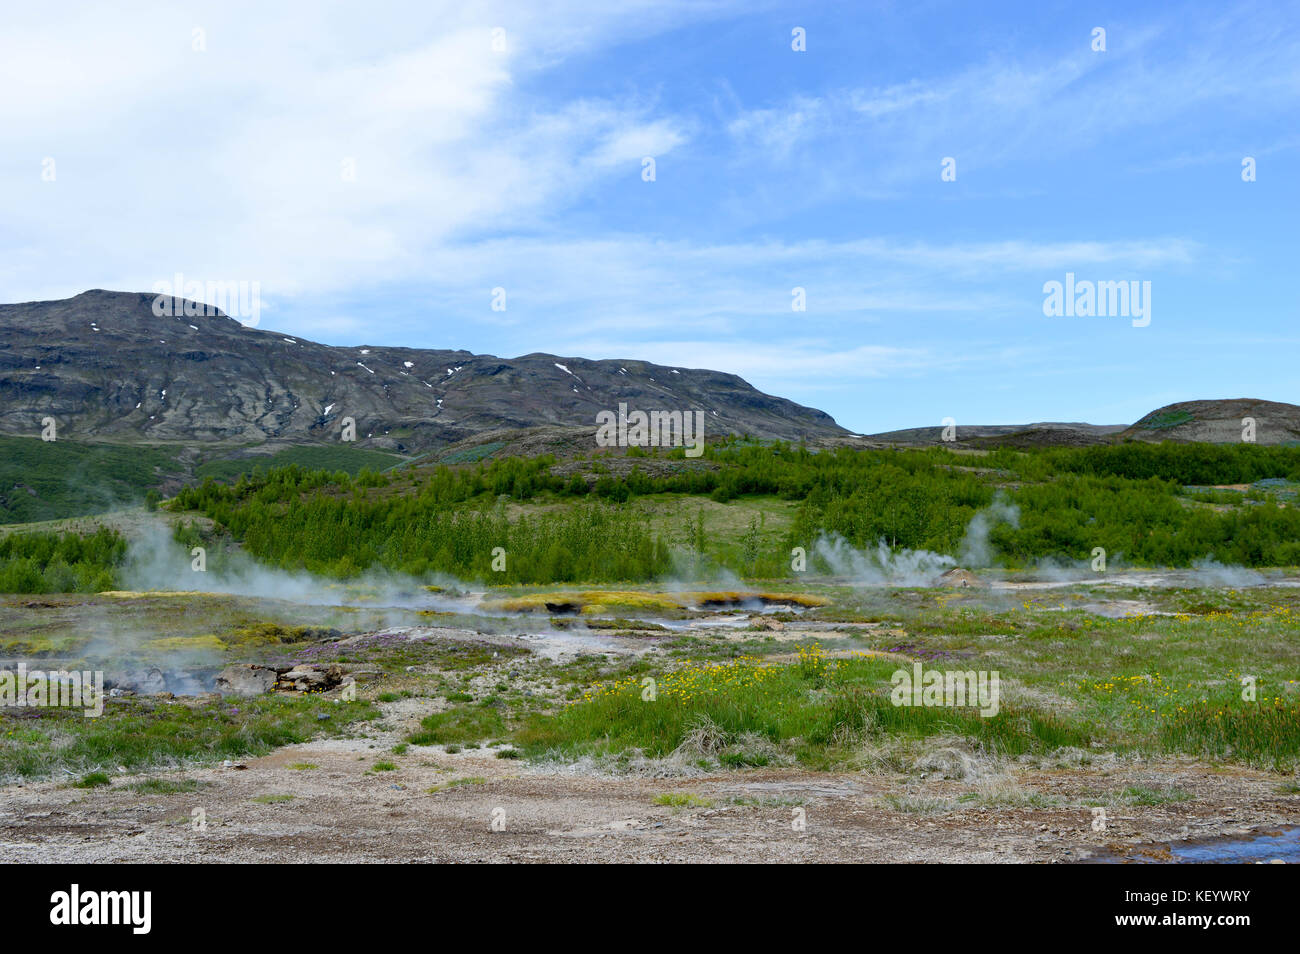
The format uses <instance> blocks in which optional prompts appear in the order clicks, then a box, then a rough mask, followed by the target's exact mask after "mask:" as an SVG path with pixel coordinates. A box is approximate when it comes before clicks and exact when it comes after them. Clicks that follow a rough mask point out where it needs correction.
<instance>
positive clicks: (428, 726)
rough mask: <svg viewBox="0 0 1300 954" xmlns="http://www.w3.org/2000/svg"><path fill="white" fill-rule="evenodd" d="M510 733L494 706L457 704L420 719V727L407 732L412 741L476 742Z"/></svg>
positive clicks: (416, 742)
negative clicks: (415, 730)
mask: <svg viewBox="0 0 1300 954" xmlns="http://www.w3.org/2000/svg"><path fill="white" fill-rule="evenodd" d="M505 734H506V723H505V720H504V719H503V718H502V717H501V713H499V712H498V711H497V710H496V709H495V708H492V707H491V706H481V705H480V706H456V707H454V708H451V709H448V710H447V711H445V712H436V713H434V714H433V715H430V716H425V717H424V718H423V719H421V720H420V731H419V732H415V733H412V734H411V735H409V736H407V738H406V741H407V742H410V743H411V744H412V745H446V744H447V743H462V744H467V743H475V744H477V743H478V742H481V741H483V740H485V739H489V738H495V737H500V736H502V735H505Z"/></svg>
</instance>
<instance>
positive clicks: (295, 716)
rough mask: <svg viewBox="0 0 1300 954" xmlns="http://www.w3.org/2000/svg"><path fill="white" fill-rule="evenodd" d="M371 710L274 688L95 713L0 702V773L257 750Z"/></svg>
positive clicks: (120, 702)
mask: <svg viewBox="0 0 1300 954" xmlns="http://www.w3.org/2000/svg"><path fill="white" fill-rule="evenodd" d="M318 715H327V716H329V718H328V719H326V720H320V719H318V718H317V716H318ZM377 716H378V710H376V709H374V708H373V707H372V706H371V705H369V704H368V703H364V702H342V703H334V702H327V701H324V700H322V699H318V698H312V697H303V698H285V697H281V696H264V697H261V698H258V699H241V700H239V702H238V705H237V706H236V705H231V704H229V703H227V702H217V701H207V702H202V703H196V704H186V703H182V702H174V703H168V702H161V701H155V700H153V699H148V698H130V697H127V698H121V699H109V700H107V702H106V705H105V709H104V714H103V715H102V716H101V717H99V718H85V717H84V716H83V715H82V714H81V712H80V710H69V709H58V708H45V709H0V779H5V778H8V779H13V778H20V779H23V778H39V777H42V776H46V775H50V774H53V773H55V772H57V771H60V770H69V771H83V772H92V773H93V772H96V771H102V770H103V769H105V768H114V769H115V768H117V767H118V766H123V767H125V768H126V769H128V770H130V771H134V770H140V769H148V768H155V767H161V766H177V765H183V764H186V763H190V762H211V761H220V760H222V759H227V758H232V759H233V758H241V757H244V756H249V755H262V754H265V753H267V752H269V751H271V750H272V749H274V748H277V747H279V746H281V745H290V744H293V743H299V742H307V741H309V740H310V739H312V738H314V737H315V736H317V735H318V734H321V733H324V734H329V735H343V734H347V733H348V732H349V727H350V726H352V725H353V724H354V723H357V722H361V721H364V720H367V719H372V718H376V717H377Z"/></svg>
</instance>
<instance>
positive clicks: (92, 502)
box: [0, 436, 184, 524]
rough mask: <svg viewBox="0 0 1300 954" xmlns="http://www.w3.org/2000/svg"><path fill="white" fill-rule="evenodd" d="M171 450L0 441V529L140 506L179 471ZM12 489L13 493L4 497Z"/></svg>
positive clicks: (36, 439) (24, 439)
mask: <svg viewBox="0 0 1300 954" xmlns="http://www.w3.org/2000/svg"><path fill="white" fill-rule="evenodd" d="M183 470H184V467H183V465H181V464H180V462H179V461H178V459H177V457H176V453H175V451H174V450H173V449H170V448H168V449H164V448H162V447H150V446H148V445H132V446H126V445H121V444H100V443H94V444H82V443H78V442H77V441H70V440H65V439H64V438H63V437H62V436H60V437H59V439H58V440H55V441H43V440H41V439H40V438H39V437H7V436H0V487H4V488H6V493H5V495H4V498H3V500H0V523H6V524H8V523H30V522H33V521H37V520H57V519H61V518H64V517H75V516H79V515H82V514H89V513H102V512H104V511H106V510H110V509H113V508H114V507H121V506H127V505H131V504H136V503H139V502H140V501H141V500H142V499H144V495H145V492H146V491H147V490H149V489H151V488H155V487H157V486H159V485H160V484H161V483H162V482H163V481H164V480H165V479H166V478H167V477H168V475H170V474H175V473H177V472H180V471H183ZM10 489H12V490H13V491H14V492H9V490H10Z"/></svg>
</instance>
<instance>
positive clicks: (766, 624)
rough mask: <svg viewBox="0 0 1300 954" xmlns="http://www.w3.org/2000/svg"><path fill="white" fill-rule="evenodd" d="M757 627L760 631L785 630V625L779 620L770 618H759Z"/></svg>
mask: <svg viewBox="0 0 1300 954" xmlns="http://www.w3.org/2000/svg"><path fill="white" fill-rule="evenodd" d="M755 625H756V626H758V628H759V629H771V630H776V631H778V632H779V631H780V630H783V629H785V623H783V622H781V621H780V620H779V619H772V618H771V617H770V616H761V617H759V619H758V622H757V623H756V624H755Z"/></svg>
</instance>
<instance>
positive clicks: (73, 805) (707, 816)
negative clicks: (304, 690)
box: [0, 738, 1300, 863]
mask: <svg viewBox="0 0 1300 954" xmlns="http://www.w3.org/2000/svg"><path fill="white" fill-rule="evenodd" d="M387 741H388V739H386V738H376V739H371V740H337V741H332V742H325V743H313V744H308V745H300V746H289V747H286V748H283V749H280V750H278V751H276V752H274V753H272V754H271V755H268V756H267V757H265V758H262V759H256V760H251V761H249V762H247V763H246V764H247V765H248V770H247V771H233V770H231V769H224V768H220V767H211V768H198V769H191V770H188V771H185V772H171V773H165V774H164V775H162V776H160V777H162V778H166V779H169V780H178V779H186V780H190V781H192V782H194V783H196V784H197V788H196V789H195V790H194V791H187V792H181V793H178V794H168V795H156V794H145V793H142V792H139V791H137V790H135V789H133V788H131V787H130V786H132V785H133V784H134V783H138V782H139V781H141V780H142V778H143V777H128V776H122V777H119V778H116V779H114V782H113V785H112V786H111V787H107V788H100V789H94V790H88V791H87V790H79V789H68V788H63V787H60V785H59V784H58V783H50V782H46V783H40V784H35V785H27V786H18V787H10V788H7V789H4V790H3V791H2V792H0V845H3V849H4V851H5V854H6V857H8V858H10V859H11V860H15V861H19V862H22V861H38V862H67V861H78V862H132V861H139V862H144V861H148V862H154V863H157V862H164V863H165V862H178V861H203V862H306V861H313V862H330V863H342V862H387V861H430V862H433V861H516V862H522V861H549V862H557V861H575V862H585V861H614V862H618V861H623V862H651V861H656V862H665V861H666V862H683V861H700V862H704V861H708V862H727V861H731V862H737V861H743V862H771V861H781V862H802V861H832V862H918V861H925V862H1065V861H1077V860H1086V859H1089V858H1091V857H1092V856H1094V855H1095V854H1098V853H1102V852H1107V851H1111V852H1114V851H1119V852H1121V853H1124V854H1134V853H1136V852H1139V851H1143V850H1146V851H1153V852H1159V851H1161V850H1165V848H1164V846H1166V845H1167V843H1168V842H1169V841H1171V840H1191V839H1199V838H1207V837H1214V836H1221V835H1228V834H1239V833H1244V832H1247V831H1249V830H1251V829H1254V828H1258V827H1261V826H1279V825H1285V824H1294V823H1295V822H1297V821H1300V796H1297V795H1294V794H1291V795H1287V794H1282V793H1281V789H1280V788H1279V779H1278V777H1277V776H1274V775H1269V774H1267V773H1261V772H1253V771H1248V770H1235V769H1234V770H1224V769H1213V768H1209V767H1207V766H1204V765H1200V764H1197V763H1189V762H1166V763H1158V764H1157V763H1141V764H1134V765H1118V766H1117V765H1106V766H1104V767H1102V766H1099V767H1091V768H1072V769H1037V768H1028V769H1022V770H1017V771H1015V772H1014V773H1013V774H1012V775H1011V776H1007V777H1005V778H1002V779H1000V780H996V782H994V783H987V784H982V783H971V782H969V781H961V780H951V779H943V778H934V779H926V780H923V781H918V780H916V779H911V780H908V779H904V778H903V777H900V776H894V775H887V774H871V773H814V772H808V771H805V770H802V769H794V768H790V769H781V770H775V771H769V770H759V771H747V772H730V773H717V774H713V775H706V776H700V777H695V778H690V779H669V780H665V779H647V778H643V777H619V776H608V775H595V774H587V773H582V772H576V773H575V772H573V771H541V770H538V769H535V768H530V767H528V766H527V765H524V764H522V763H520V762H518V761H513V760H504V759H498V758H496V757H495V751H493V750H489V749H475V750H468V751H463V752H459V753H456V754H454V755H449V754H447V753H445V752H444V751H442V750H441V749H439V748H437V747H432V748H420V747H414V746H413V747H411V748H410V749H409V750H408V751H407V752H406V753H404V754H402V755H394V754H391V753H390V752H389V751H388V750H387V746H386V743H387ZM381 761H382V762H386V763H389V764H392V765H394V766H395V768H394V769H393V770H391V771H386V770H377V769H376V765H377V764H379V763H380V762H381ZM1139 786H1140V787H1142V789H1143V790H1146V789H1150V790H1154V791H1169V790H1175V789H1176V790H1177V791H1179V792H1181V793H1184V794H1185V796H1186V797H1185V798H1183V800H1179V801H1171V802H1169V803H1167V804H1157V805H1134V804H1128V803H1127V802H1126V800H1125V796H1124V795H1123V792H1124V791H1125V790H1126V789H1132V790H1138V789H1137V787H1139ZM1090 802H1096V803H1098V804H1099V805H1104V806H1105V812H1106V821H1105V827H1104V829H1102V830H1096V829H1095V828H1094V821H1095V818H1096V815H1095V812H1094V811H1093V809H1092V808H1091V807H1089V803H1090ZM196 811H197V812H199V813H201V814H196ZM199 818H201V819H202V820H203V821H204V823H205V825H206V828H205V829H204V830H198V829H197V828H196V824H197V822H196V819H199ZM494 823H495V825H496V829H494Z"/></svg>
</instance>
